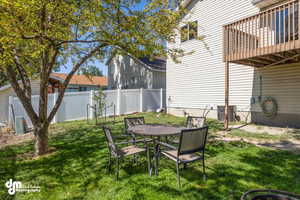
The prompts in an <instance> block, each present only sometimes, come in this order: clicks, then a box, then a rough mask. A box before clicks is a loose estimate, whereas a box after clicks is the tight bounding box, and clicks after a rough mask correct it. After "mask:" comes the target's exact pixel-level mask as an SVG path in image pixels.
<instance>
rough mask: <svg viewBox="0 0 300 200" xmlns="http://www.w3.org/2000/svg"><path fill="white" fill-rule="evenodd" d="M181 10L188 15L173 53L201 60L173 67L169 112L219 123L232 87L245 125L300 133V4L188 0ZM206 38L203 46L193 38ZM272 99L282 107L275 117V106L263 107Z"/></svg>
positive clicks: (169, 66) (264, 0)
mask: <svg viewBox="0 0 300 200" xmlns="http://www.w3.org/2000/svg"><path fill="white" fill-rule="evenodd" d="M182 5H183V6H184V7H185V8H186V9H187V11H188V13H187V15H186V16H185V17H184V18H183V19H182V22H181V24H180V26H181V30H184V31H182V32H181V33H182V34H180V33H178V37H176V38H175V41H174V42H173V43H168V47H169V48H173V47H177V48H182V49H184V50H186V51H191V50H195V53H193V54H189V55H186V56H184V57H183V58H181V61H182V62H181V63H178V64H177V63H174V62H173V61H172V60H167V99H168V102H167V106H168V112H169V113H171V114H176V115H185V114H190V115H203V113H204V111H207V109H208V110H210V109H211V110H210V112H209V114H208V117H212V118H218V106H224V105H225V97H226V96H227V92H226V90H225V89H226V88H227V89H229V104H230V105H231V106H234V110H235V112H236V113H235V114H236V115H238V116H239V118H241V119H242V120H247V121H251V122H255V123H261V124H267V125H276V126H283V127H287V126H290V127H300V64H299V61H300V60H299V56H300V54H299V53H300V51H299V50H300V40H299V31H300V29H299V6H300V4H299V2H298V1H279V0H255V1H251V0H239V1H232V0H222V1H210V0H185V1H184V2H183V4H182ZM186 22H190V23H188V24H187V23H186ZM203 35H205V39H204V42H205V43H203V42H201V41H199V40H196V39H195V38H196V37H197V36H203ZM206 47H208V48H206ZM227 67H228V68H227ZM227 70H228V71H227ZM226 72H228V73H226ZM227 75H228V76H227ZM227 77H228V78H229V82H228V83H229V84H227V79H226V78H227ZM268 97H272V99H273V100H275V102H276V103H277V106H278V112H277V115H273V116H272V117H270V111H272V108H274V111H275V110H276V109H275V108H276V105H275V102H274V101H271V100H269V101H265V100H266V99H267V98H268ZM270 99H271V98H270ZM263 103H265V104H264V105H265V107H263V106H261V105H262V104H263ZM219 108H221V107H219ZM262 108H265V110H263V109H262ZM220 110H221V109H219V111H220ZM274 113H275V112H274ZM219 114H220V113H219ZM271 114H272V113H271ZM268 115H269V116H268ZM219 116H220V115H219Z"/></svg>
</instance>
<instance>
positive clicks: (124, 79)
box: [107, 55, 166, 89]
mask: <svg viewBox="0 0 300 200" xmlns="http://www.w3.org/2000/svg"><path fill="white" fill-rule="evenodd" d="M107 66H108V88H109V89H137V88H144V89H159V88H166V61H165V60H164V59H161V58H156V59H153V60H149V59H148V58H141V59H136V58H133V57H132V56H123V55H116V56H114V57H112V58H111V59H109V60H108V62H107Z"/></svg>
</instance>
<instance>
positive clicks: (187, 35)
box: [180, 21, 198, 42]
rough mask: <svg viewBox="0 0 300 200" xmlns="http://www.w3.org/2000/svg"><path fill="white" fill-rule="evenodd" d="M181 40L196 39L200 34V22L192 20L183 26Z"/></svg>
mask: <svg viewBox="0 0 300 200" xmlns="http://www.w3.org/2000/svg"><path fill="white" fill-rule="evenodd" d="M180 32H181V33H180V34H181V42H185V41H187V40H193V39H196V38H197V36H198V22H197V21H194V22H190V23H188V24H187V25H185V26H183V27H182V28H181V31H180Z"/></svg>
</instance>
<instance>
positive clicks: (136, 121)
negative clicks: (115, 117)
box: [124, 117, 145, 130]
mask: <svg viewBox="0 0 300 200" xmlns="http://www.w3.org/2000/svg"><path fill="white" fill-rule="evenodd" d="M124 124H125V129H126V130H127V129H128V128H129V127H132V126H136V125H143V124H145V118H144V117H126V118H124Z"/></svg>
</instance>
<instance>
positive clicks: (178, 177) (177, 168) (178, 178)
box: [176, 162, 180, 187]
mask: <svg viewBox="0 0 300 200" xmlns="http://www.w3.org/2000/svg"><path fill="white" fill-rule="evenodd" d="M176 170H177V183H178V187H180V175H179V163H178V162H176Z"/></svg>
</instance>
